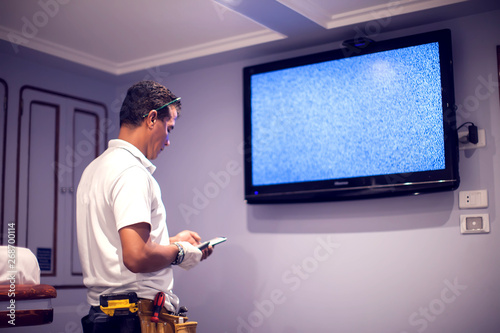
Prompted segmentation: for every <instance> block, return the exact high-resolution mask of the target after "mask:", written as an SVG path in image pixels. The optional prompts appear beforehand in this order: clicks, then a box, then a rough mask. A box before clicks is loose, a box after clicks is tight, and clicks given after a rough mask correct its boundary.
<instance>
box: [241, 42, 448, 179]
mask: <svg viewBox="0 0 500 333" xmlns="http://www.w3.org/2000/svg"><path fill="white" fill-rule="evenodd" d="M251 109H252V113H251V122H252V134H251V135H252V139H251V143H252V183H253V185H254V186H259V185H273V184H286V183H295V182H305V181H317V180H327V179H341V178H352V177H363V176H373V175H388V174H397V173H411V172H418V171H427V170H440V169H444V168H445V151H444V134H443V119H442V117H443V110H442V97H441V76H440V62H439V45H438V43H430V44H424V45H419V46H412V47H408V48H403V49H396V50H391V51H384V52H379V53H374V54H367V55H362V56H357V57H352V58H345V59H339V60H334V61H327V62H322V63H317V64H311V65H306V66H300V67H294V68H289V69H284V70H278V71H273V72H266V73H261V74H255V75H253V76H252V77H251Z"/></svg>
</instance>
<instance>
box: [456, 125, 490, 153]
mask: <svg viewBox="0 0 500 333" xmlns="http://www.w3.org/2000/svg"><path fill="white" fill-rule="evenodd" d="M468 135H469V131H462V132H458V148H459V149H460V150H465V149H475V148H483V147H486V133H485V132H484V129H478V130H477V138H478V142H477V143H476V144H474V143H470V142H467V136H468Z"/></svg>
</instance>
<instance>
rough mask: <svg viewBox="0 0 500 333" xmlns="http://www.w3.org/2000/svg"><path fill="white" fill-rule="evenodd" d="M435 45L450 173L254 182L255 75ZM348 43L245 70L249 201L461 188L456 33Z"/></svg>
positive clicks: (313, 199) (364, 196) (314, 199)
mask: <svg viewBox="0 0 500 333" xmlns="http://www.w3.org/2000/svg"><path fill="white" fill-rule="evenodd" d="M434 42H438V43H439V55H440V70H441V92H442V110H443V130H444V145H445V147H444V148H445V149H444V150H445V169H442V170H435V171H422V172H413V173H408V174H403V173H399V174H389V175H373V176H366V177H355V178H341V179H328V180H320V181H306V182H298V183H284V184H274V185H254V184H253V182H252V137H251V133H252V124H251V114H252V110H251V98H252V95H251V94H252V92H251V76H252V75H254V74H260V73H264V72H271V71H276V70H281V69H286V68H292V67H298V66H302V65H308V64H312V63H321V62H325V61H329V60H336V59H343V58H347V57H357V56H360V55H365V54H371V53H376V52H382V51H387V50H394V49H398V48H404V47H410V46H414V45H419V44H426V43H434ZM344 45H346V46H347V47H346V48H341V49H336V50H331V51H326V52H321V53H315V54H309V55H305V56H300V57H295V58H289V59H283V60H278V61H273V62H269V63H263V64H257V65H252V66H248V67H245V68H244V69H243V104H244V145H245V159H244V181H245V200H246V202H247V203H249V204H269V203H294V202H320V201H335V200H352V199H367V198H375V197H389V196H396V195H397V196H400V195H411V194H421V193H430V192H436V191H452V190H455V189H456V188H458V186H459V183H460V177H459V171H458V160H459V155H458V137H457V130H456V114H455V109H456V106H455V96H454V82H453V60H452V45H451V31H450V30H449V29H443V30H437V31H431V32H427V33H421V34H416V35H410V36H404V37H399V38H394V39H389V40H384V41H377V42H374V41H371V40H369V39H360V40H352V41H346V42H345V43H344Z"/></svg>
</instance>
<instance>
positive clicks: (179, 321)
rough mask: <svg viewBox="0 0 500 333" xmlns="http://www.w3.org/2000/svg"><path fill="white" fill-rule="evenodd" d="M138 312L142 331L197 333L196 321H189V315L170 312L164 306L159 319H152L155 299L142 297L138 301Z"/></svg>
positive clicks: (147, 332) (146, 332) (142, 332)
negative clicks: (154, 320)
mask: <svg viewBox="0 0 500 333" xmlns="http://www.w3.org/2000/svg"><path fill="white" fill-rule="evenodd" d="M138 308H139V311H138V314H139V318H140V321H141V333H196V326H197V325H198V323H197V322H195V321H190V322H187V320H188V317H184V316H176V315H174V314H170V313H169V312H168V311H167V310H166V309H165V307H162V309H161V312H160V314H159V316H158V319H159V321H158V322H157V323H154V322H152V321H151V316H152V315H153V301H151V300H147V299H141V300H139V302H138Z"/></svg>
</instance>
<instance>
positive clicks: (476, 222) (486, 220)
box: [460, 214, 490, 234]
mask: <svg viewBox="0 0 500 333" xmlns="http://www.w3.org/2000/svg"><path fill="white" fill-rule="evenodd" d="M460 231H461V232H462V234H482V233H488V232H490V216H489V214H474V215H460Z"/></svg>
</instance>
